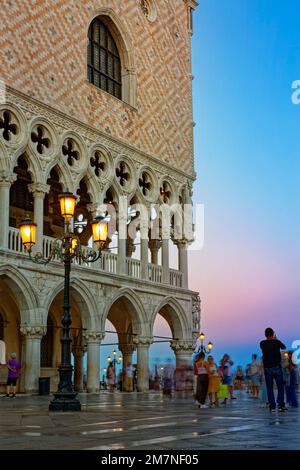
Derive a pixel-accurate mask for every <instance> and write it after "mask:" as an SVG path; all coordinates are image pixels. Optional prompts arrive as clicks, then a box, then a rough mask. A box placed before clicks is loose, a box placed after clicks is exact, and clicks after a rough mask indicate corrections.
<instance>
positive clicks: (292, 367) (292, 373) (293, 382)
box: [284, 351, 298, 408]
mask: <svg viewBox="0 0 300 470" xmlns="http://www.w3.org/2000/svg"><path fill="white" fill-rule="evenodd" d="M284 369H285V370H287V371H288V375H289V378H288V384H289V385H288V389H289V393H288V399H287V400H288V404H289V405H290V406H291V407H293V408H298V399H297V388H296V387H297V364H295V363H294V362H293V351H289V352H288V357H287V362H286V363H285V364H284Z"/></svg>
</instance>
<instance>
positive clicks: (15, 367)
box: [6, 352, 23, 398]
mask: <svg viewBox="0 0 300 470" xmlns="http://www.w3.org/2000/svg"><path fill="white" fill-rule="evenodd" d="M6 366H7V369H8V374H7V382H6V398H10V389H11V387H12V388H13V393H12V397H13V398H16V393H17V382H18V379H19V377H20V373H21V369H22V367H23V365H22V363H21V362H20V361H18V360H17V354H16V353H14V352H13V353H11V355H10V359H9V360H8V361H7V364H6Z"/></svg>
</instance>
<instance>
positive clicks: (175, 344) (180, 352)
mask: <svg viewBox="0 0 300 470" xmlns="http://www.w3.org/2000/svg"><path fill="white" fill-rule="evenodd" d="M195 346H196V342H194V341H185V340H172V341H171V348H172V349H173V351H174V353H175V356H176V367H184V366H186V367H189V368H191V367H192V355H193V351H194V349H195Z"/></svg>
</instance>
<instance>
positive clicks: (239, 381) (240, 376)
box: [235, 366, 244, 390]
mask: <svg viewBox="0 0 300 470" xmlns="http://www.w3.org/2000/svg"><path fill="white" fill-rule="evenodd" d="M243 382H244V372H243V369H242V366H238V367H237V369H236V375H235V383H236V388H237V390H242V389H243Z"/></svg>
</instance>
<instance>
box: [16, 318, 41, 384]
mask: <svg viewBox="0 0 300 470" xmlns="http://www.w3.org/2000/svg"><path fill="white" fill-rule="evenodd" d="M20 330H21V333H22V335H24V338H25V361H24V362H25V368H24V390H25V393H37V392H38V389H39V380H38V379H39V377H40V368H41V339H42V336H44V335H45V334H46V331H47V327H46V326H41V325H34V326H29V325H21V328H20Z"/></svg>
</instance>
